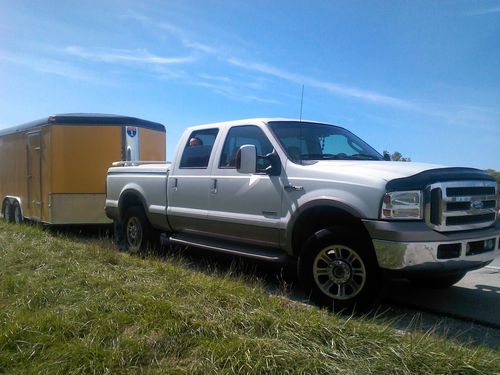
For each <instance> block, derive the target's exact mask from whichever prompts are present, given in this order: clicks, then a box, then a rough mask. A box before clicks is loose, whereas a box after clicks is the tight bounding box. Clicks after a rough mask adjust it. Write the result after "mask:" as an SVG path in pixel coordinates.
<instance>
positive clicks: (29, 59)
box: [0, 52, 106, 84]
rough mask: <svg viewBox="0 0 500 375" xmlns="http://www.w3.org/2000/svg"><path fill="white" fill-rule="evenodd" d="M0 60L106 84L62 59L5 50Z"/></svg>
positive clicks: (48, 72)
mask: <svg viewBox="0 0 500 375" xmlns="http://www.w3.org/2000/svg"><path fill="white" fill-rule="evenodd" d="M0 60H3V61H6V62H9V63H12V64H16V65H21V66H24V67H27V68H30V69H32V70H34V71H36V72H39V73H47V74H53V75H58V76H61V77H65V78H70V79H73V80H78V81H86V82H92V83H100V84H103V83H104V84H106V82H105V81H103V80H102V79H100V78H98V77H97V76H96V75H95V74H94V73H92V72H90V71H88V70H85V69H82V68H79V67H76V66H74V65H71V64H68V63H66V62H64V61H60V60H55V59H48V58H40V57H39V56H31V55H17V54H11V53H5V52H3V53H2V54H0Z"/></svg>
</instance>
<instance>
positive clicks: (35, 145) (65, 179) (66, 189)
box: [0, 113, 166, 225]
mask: <svg viewBox="0 0 500 375" xmlns="http://www.w3.org/2000/svg"><path fill="white" fill-rule="evenodd" d="M165 154H166V134H165V127H164V126H163V125H162V124H159V123H156V122H151V121H146V120H142V119H139V118H135V117H127V116H118V115H106V114H80V113H78V114H61V115H52V116H49V117H47V118H43V119H40V120H37V121H33V122H29V123H26V124H22V125H19V126H16V127H13V128H9V129H5V130H0V199H1V200H0V202H1V204H2V211H1V212H2V217H3V219H4V221H7V222H16V223H19V222H21V221H23V220H25V219H28V220H31V221H35V222H40V223H44V224H50V225H63V224H106V223H110V222H111V221H110V220H109V219H108V218H107V217H106V214H105V212H104V206H105V200H106V186H105V185H106V173H107V170H108V168H109V167H110V166H111V164H112V163H113V162H114V161H117V160H125V161H131V162H134V161H139V160H150V161H164V160H165V158H166V155H165Z"/></svg>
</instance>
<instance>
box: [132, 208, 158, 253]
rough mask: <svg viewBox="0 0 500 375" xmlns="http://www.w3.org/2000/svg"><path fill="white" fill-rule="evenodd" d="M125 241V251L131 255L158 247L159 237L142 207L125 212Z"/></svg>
mask: <svg viewBox="0 0 500 375" xmlns="http://www.w3.org/2000/svg"><path fill="white" fill-rule="evenodd" d="M123 239H124V242H125V243H124V250H125V251H127V252H130V253H139V252H144V251H146V250H147V249H151V248H154V247H156V245H157V242H158V239H159V236H158V234H157V232H156V231H155V230H154V229H153V227H152V226H151V224H150V223H149V221H148V219H147V217H146V214H145V213H144V210H143V209H142V207H141V206H133V207H130V208H129V209H128V210H127V211H126V212H125V216H124V220H123Z"/></svg>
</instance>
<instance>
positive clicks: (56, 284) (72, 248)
mask: <svg viewBox="0 0 500 375" xmlns="http://www.w3.org/2000/svg"><path fill="white" fill-rule="evenodd" d="M184 263H185V261H183V259H182V258H179V257H175V256H171V257H167V259H166V260H165V259H161V260H160V259H156V258H154V257H146V259H141V258H139V257H132V256H129V255H127V254H123V253H119V252H117V251H116V250H115V249H114V248H113V247H112V245H111V244H110V243H109V242H107V241H106V240H102V241H81V240H79V239H77V238H67V237H65V236H61V235H54V234H51V233H49V232H47V231H44V230H41V229H39V228H36V227H31V226H17V227H16V226H12V225H6V224H0V373H9V374H11V373H14V374H16V373H18V374H30V373H40V374H135V373H148V374H179V373H181V374H182V373H186V374H337V373H338V374H380V373H391V374H424V373H439V374H457V373H484V374H494V373H498V371H499V369H500V353H499V352H498V351H496V352H495V351H492V350H488V349H485V348H482V347H473V346H467V345H463V344H459V343H457V342H454V341H450V340H446V339H445V338H441V337H438V336H434V335H433V334H430V333H429V334H422V333H402V332H400V331H395V330H393V329H392V328H390V326H388V325H384V324H379V323H378V324H377V323H375V322H374V321H373V320H364V319H361V318H346V317H339V316H337V315H334V314H331V313H328V312H327V311H323V310H320V309H318V308H315V307H310V306H304V305H302V304H297V303H294V302H292V301H290V300H289V299H287V298H285V297H283V296H277V295H269V293H268V292H267V291H266V288H265V285H263V284H262V282H260V281H259V280H258V279H256V278H251V277H248V276H241V275H238V274H237V273H235V272H218V271H214V272H208V273H207V272H200V271H198V270H196V269H193V268H192V267H188V266H187V265H186V264H184Z"/></svg>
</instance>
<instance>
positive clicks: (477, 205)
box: [470, 200, 484, 210]
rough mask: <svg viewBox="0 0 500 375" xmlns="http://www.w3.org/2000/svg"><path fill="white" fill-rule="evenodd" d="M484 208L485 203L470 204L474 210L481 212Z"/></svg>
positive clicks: (474, 202)
mask: <svg viewBox="0 0 500 375" xmlns="http://www.w3.org/2000/svg"><path fill="white" fill-rule="evenodd" d="M483 207H484V204H483V201H479V200H478V201H472V202H470V208H472V209H473V210H480V209H481V208H483Z"/></svg>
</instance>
